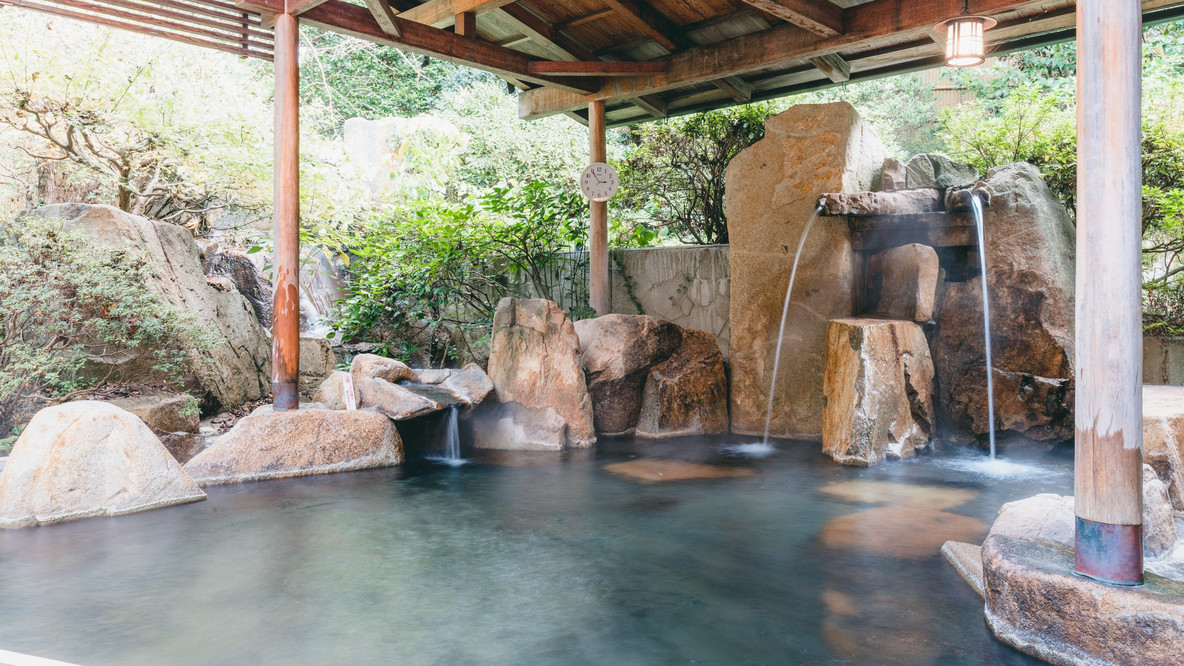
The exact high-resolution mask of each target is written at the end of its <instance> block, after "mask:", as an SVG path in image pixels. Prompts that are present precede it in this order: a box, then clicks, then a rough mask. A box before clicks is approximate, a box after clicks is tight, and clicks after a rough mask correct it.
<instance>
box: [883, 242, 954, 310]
mask: <svg viewBox="0 0 1184 666" xmlns="http://www.w3.org/2000/svg"><path fill="white" fill-rule="evenodd" d="M868 273H869V274H870V275H872V276H873V279H874V281H875V282H876V284H877V286H878V287H879V293H878V296H879V298H878V300H877V302H876V305H875V306H874V308H873V310H874V311H875V312H876V313H877V314H881V315H883V316H885V317H888V318H891V319H905V320H908V321H915V322H918V323H924V322H927V321H929V320H930V319H932V318H933V305H934V299H935V298H936V296H937V282H938V276H939V275H940V273H941V266H940V265H939V264H938V260H937V252H935V251H934V249H933V248H931V247H929V246H928V245H921V244H919V243H909V244H908V245H902V246H900V247H894V248H892V249H889V250H884V251H883V252H878V253H876V254H874V255H872V256H871V257H870V258H869V259H868Z"/></svg>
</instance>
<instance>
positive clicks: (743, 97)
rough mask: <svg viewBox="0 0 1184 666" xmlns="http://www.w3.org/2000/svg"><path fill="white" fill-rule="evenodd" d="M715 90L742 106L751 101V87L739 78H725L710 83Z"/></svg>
mask: <svg viewBox="0 0 1184 666" xmlns="http://www.w3.org/2000/svg"><path fill="white" fill-rule="evenodd" d="M711 83H713V84H714V85H715V87H716V88H719V89H720V90H722V91H724V92H725V93H727V94H728V97H731V98H732V99H734V100H736V101H737V102H740V103H741V104H743V103H744V102H747V101H748V100H750V99H752V86H750V85H748V82H746V81H745V80H744V79H742V78H740V77H739V76H725V77H724V78H722V79H716V80H714V81H712V82H711Z"/></svg>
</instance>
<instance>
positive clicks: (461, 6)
mask: <svg viewBox="0 0 1184 666" xmlns="http://www.w3.org/2000/svg"><path fill="white" fill-rule="evenodd" d="M513 1H514V0H429V1H428V2H425V3H424V4H422V5H420V6H418V7H413V8H411V9H408V10H407V11H405V12H402V13H401V14H399V18H402V19H407V20H408V21H415V22H416V23H423V24H424V25H430V26H433V27H436V28H447V27H449V26H451V25H453V24H454V23H455V21H456V17H457V15H459V14H464V13H466V12H473V13H474V14H482V13H485V12H490V11H493V10H495V9H500V8H501V7H504V6H506V5H508V4H510V3H511V2H513Z"/></svg>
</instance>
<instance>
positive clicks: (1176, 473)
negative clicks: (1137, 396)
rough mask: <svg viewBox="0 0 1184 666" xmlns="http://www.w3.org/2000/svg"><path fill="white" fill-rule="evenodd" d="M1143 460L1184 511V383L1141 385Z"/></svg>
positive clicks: (1174, 504) (1178, 508) (1177, 505)
mask: <svg viewBox="0 0 1184 666" xmlns="http://www.w3.org/2000/svg"><path fill="white" fill-rule="evenodd" d="M1143 460H1144V461H1146V462H1147V463H1148V464H1150V465H1151V467H1152V468H1154V469H1155V472H1156V474H1158V475H1159V478H1161V479H1163V481H1164V483H1166V484H1167V487H1168V496H1169V497H1171V500H1172V505H1173V506H1174V507H1175V508H1176V510H1177V511H1184V386H1153V385H1149V384H1144V385H1143Z"/></svg>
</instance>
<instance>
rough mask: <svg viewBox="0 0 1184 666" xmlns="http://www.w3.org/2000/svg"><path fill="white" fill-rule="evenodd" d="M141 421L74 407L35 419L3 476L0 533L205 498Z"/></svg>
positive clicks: (101, 408)
mask: <svg viewBox="0 0 1184 666" xmlns="http://www.w3.org/2000/svg"><path fill="white" fill-rule="evenodd" d="M205 498H206V496H205V493H203V492H202V491H201V489H200V488H198V486H197V484H196V483H194V481H193V479H191V478H190V477H189V475H188V474H186V473H185V472H184V471H183V470H182V469H181V465H179V464H178V463H177V461H176V460H174V459H173V457H172V456H171V455H170V454H169V452H168V451H167V450H165V448H164V446H163V445H162V444H161V443H160V440H159V439H157V438H156V435H154V434H152V431H151V430H149V429H148V426H147V425H145V424H144V422H143V421H142V420H141V419H140V418H139V417H138V416H136V415H134V414H132V413H130V412H127V411H125V410H122V409H120V408H119V407H116V406H115V405H112V404H110V403H106V402H97V401H80V402H71V403H66V404H64V405H58V406H56V407H47V408H45V409H43V410H41V411H39V412H37V414H36V415H35V416H34V417H33V420H32V421H30V422H29V424H28V425H27V426H26V427H25V429H24V431H23V432H22V433H21V436H20V439H18V440H17V442H16V444H15V445H14V446H13V449H12V454H11V455H10V456H9V458H8V462H7V464H6V465H5V466H4V471H3V472H0V527H21V526H27V525H38V524H49V523H58V522H62V521H66V520H74V519H76V518H87V517H90V516H103V515H106V516H118V515H122V514H125V513H132V512H135V511H144V510H147V509H156V508H160V507H165V506H171V505H174V504H183V503H186V502H196V501H198V500H203V499H205Z"/></svg>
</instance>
